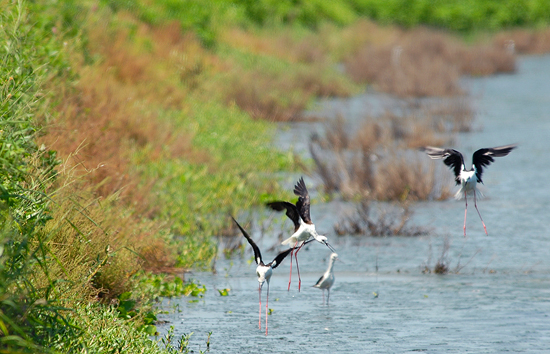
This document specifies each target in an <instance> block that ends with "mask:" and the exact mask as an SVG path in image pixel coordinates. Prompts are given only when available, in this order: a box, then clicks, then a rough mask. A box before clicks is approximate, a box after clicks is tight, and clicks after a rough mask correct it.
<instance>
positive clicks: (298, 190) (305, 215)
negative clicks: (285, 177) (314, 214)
mask: <svg viewBox="0 0 550 354" xmlns="http://www.w3.org/2000/svg"><path fill="white" fill-rule="evenodd" d="M294 194H296V195H297V196H298V197H299V198H298V202H297V203H296V207H297V208H298V212H299V213H300V217H301V218H302V220H304V222H305V223H306V224H313V223H312V222H311V217H310V215H309V193H308V191H307V188H306V184H305V182H304V178H303V177H300V180H299V181H298V183H296V186H294Z"/></svg>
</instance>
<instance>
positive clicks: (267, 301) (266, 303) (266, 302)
mask: <svg viewBox="0 0 550 354" xmlns="http://www.w3.org/2000/svg"><path fill="white" fill-rule="evenodd" d="M268 305H269V282H268V283H267V299H266V301H265V335H266V336H267V308H268Z"/></svg>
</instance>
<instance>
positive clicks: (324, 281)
mask: <svg viewBox="0 0 550 354" xmlns="http://www.w3.org/2000/svg"><path fill="white" fill-rule="evenodd" d="M337 259H338V255H337V254H336V253H332V254H331V255H330V260H329V263H328V268H327V271H326V272H325V274H323V275H322V276H321V277H320V278H319V280H317V284H315V285H313V287H314V288H318V289H321V290H323V304H324V303H325V289H326V290H327V291H328V294H327V306H328V301H329V299H330V288H331V287H332V284H334V272H333V271H332V268H333V267H334V261H336V260H337Z"/></svg>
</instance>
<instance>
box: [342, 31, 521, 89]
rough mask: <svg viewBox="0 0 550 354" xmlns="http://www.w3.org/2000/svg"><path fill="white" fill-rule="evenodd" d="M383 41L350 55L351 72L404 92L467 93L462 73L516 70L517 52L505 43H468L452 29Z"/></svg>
mask: <svg viewBox="0 0 550 354" xmlns="http://www.w3.org/2000/svg"><path fill="white" fill-rule="evenodd" d="M395 37H396V38H395V39H393V40H392V41H388V42H385V43H381V44H374V43H372V42H370V41H367V42H365V44H364V45H363V46H362V47H361V49H360V50H358V51H356V52H354V53H351V54H350V55H349V56H347V57H346V58H345V59H344V62H345V66H346V72H347V73H348V74H349V75H350V76H351V77H352V78H353V79H354V80H356V81H358V82H368V83H372V84H373V85H375V87H376V88H378V89H379V90H381V91H384V92H389V93H392V94H396V95H398V96H402V97H405V96H414V97H423V96H452V95H460V94H463V93H464V92H463V89H462V88H461V86H460V82H459V79H460V76H461V75H490V74H494V73H499V72H513V71H514V70H515V57H514V53H513V52H510V51H509V50H507V49H506V48H505V47H504V46H499V45H492V44H491V43H479V44H476V45H473V46H466V45H465V44H463V42H461V41H459V40H458V39H457V38H454V37H452V36H450V35H446V34H443V33H441V32H436V31H434V30H429V29H426V28H418V29H414V30H411V31H409V32H403V33H400V34H398V35H396V36H395Z"/></svg>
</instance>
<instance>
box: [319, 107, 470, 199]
mask: <svg viewBox="0 0 550 354" xmlns="http://www.w3.org/2000/svg"><path fill="white" fill-rule="evenodd" d="M457 104H458V103H457ZM430 106H431V105H430ZM455 110H456V111H457V112H458V114H459V115H460V116H462V115H463V113H464V110H466V109H456V108H451V109H449V110H447V111H446V110H443V109H442V108H441V107H440V106H439V105H437V104H436V105H435V106H434V107H433V109H432V111H431V112H432V114H431V115H430V114H424V115H421V114H419V112H427V111H428V112H429V110H426V108H425V107H424V104H422V105H420V107H416V106H414V107H413V108H404V109H403V111H402V112H401V114H397V113H394V112H390V111H386V113H385V114H384V115H382V116H380V117H366V119H365V122H364V123H363V125H362V126H361V127H360V128H359V129H358V130H357V131H353V132H350V129H349V128H346V126H345V122H344V121H343V120H342V119H337V120H335V121H334V122H333V123H332V124H331V125H329V126H328V127H327V129H326V135H325V137H323V138H321V137H319V136H313V137H312V138H311V140H310V146H309V147H310V152H311V155H312V157H313V161H314V162H315V168H316V170H317V173H318V174H319V176H320V177H321V178H322V180H323V183H324V187H325V191H326V192H329V193H330V192H333V191H338V192H339V193H341V194H342V196H343V197H344V198H346V199H354V198H357V197H359V198H361V199H371V200H393V201H409V200H426V199H445V198H448V197H449V196H450V190H449V188H448V187H447V184H444V183H443V182H442V181H447V178H446V177H445V176H447V175H448V174H447V173H446V172H447V171H445V169H444V168H442V167H441V168H438V167H437V166H436V167H434V165H433V164H430V163H429V160H427V159H426V158H425V156H423V155H422V154H420V153H418V152H417V153H414V152H412V151H410V149H415V150H416V149H418V148H419V147H422V146H426V145H445V144H447V143H449V142H450V140H451V139H452V136H451V135H449V133H452V132H454V131H455V122H454V120H455V119H458V118H455V117H454V116H453V114H451V113H452V112H455ZM450 112H451V113H450ZM443 113H446V114H443Z"/></svg>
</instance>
